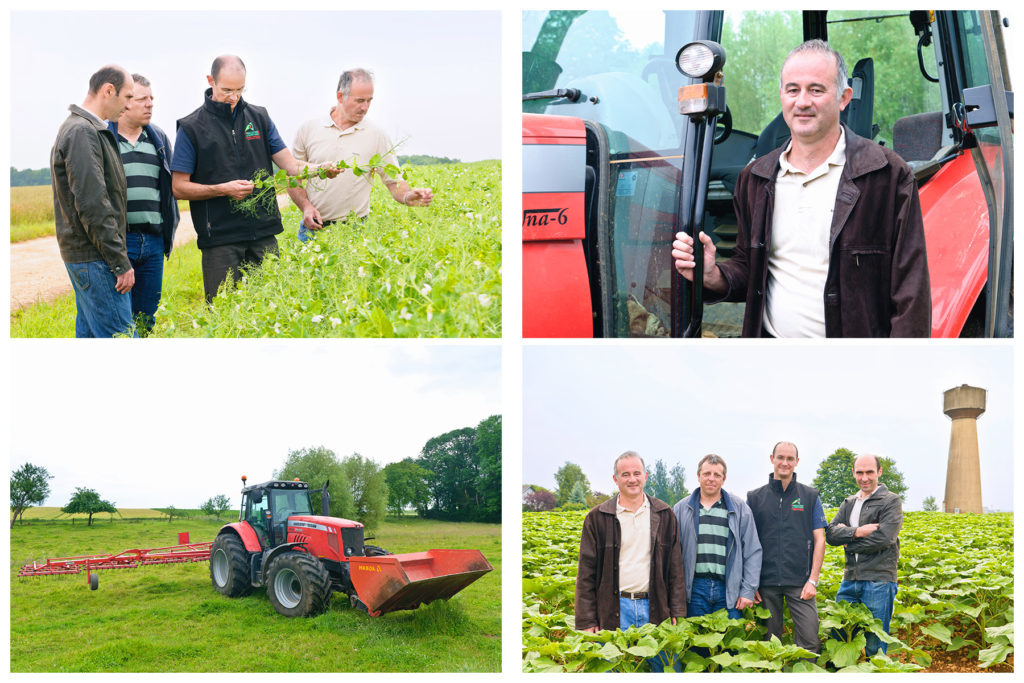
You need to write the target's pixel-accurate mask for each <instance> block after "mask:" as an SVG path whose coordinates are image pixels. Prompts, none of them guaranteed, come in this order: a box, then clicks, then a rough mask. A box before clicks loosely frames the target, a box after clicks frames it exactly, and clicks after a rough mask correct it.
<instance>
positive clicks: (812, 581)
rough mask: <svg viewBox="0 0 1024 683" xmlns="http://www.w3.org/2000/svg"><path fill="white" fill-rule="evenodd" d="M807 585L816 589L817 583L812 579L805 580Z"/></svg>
mask: <svg viewBox="0 0 1024 683" xmlns="http://www.w3.org/2000/svg"><path fill="white" fill-rule="evenodd" d="M807 583H809V584H811V585H812V586H814V587H815V588H817V587H818V582H817V581H815V580H814V579H807Z"/></svg>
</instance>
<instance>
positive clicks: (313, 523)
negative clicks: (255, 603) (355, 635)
mask: <svg viewBox="0 0 1024 683" xmlns="http://www.w3.org/2000/svg"><path fill="white" fill-rule="evenodd" d="M242 481H243V483H244V482H245V478H244V477H243V478H242ZM329 508H330V497H329V495H328V493H327V484H326V483H325V484H324V487H323V489H322V499H321V509H322V512H323V513H322V514H321V515H314V514H313V508H312V505H311V503H310V497H309V485H308V484H306V483H305V482H301V481H268V482H264V483H262V484H256V485H254V486H246V487H245V488H243V489H242V510H241V515H240V518H239V521H237V522H234V523H232V524H226V525H224V527H223V528H222V529H221V530H220V532H219V533H218V534H217V538H216V539H215V540H214V541H213V546H212V548H211V550H210V578H211V579H212V581H213V587H214V588H215V589H216V590H217V591H218V592H220V593H222V594H224V595H226V596H228V597H232V598H234V597H239V596H242V595H248V594H249V593H251V592H252V591H253V589H255V588H259V587H261V586H266V587H267V596H268V597H269V598H270V603H271V604H272V605H273V606H274V609H276V610H277V611H278V612H279V613H281V614H283V615H285V616H289V617H301V616H309V615H314V614H319V613H321V612H323V611H324V610H326V609H327V606H328V603H329V602H330V598H331V594H332V592H334V591H338V592H341V593H345V594H346V595H348V597H349V600H350V601H351V603H352V605H353V606H354V607H358V608H360V609H362V610H364V611H366V612H367V613H369V614H370V615H371V616H378V615H380V614H384V613H385V612H394V611H396V610H403V609H415V608H416V607H418V606H419V605H421V604H426V603H429V602H432V601H434V600H438V599H448V598H450V597H451V596H453V595H455V594H456V593H458V592H459V591H460V590H462V589H463V588H465V587H466V586H468V585H469V584H471V583H473V582H474V581H476V580H477V579H478V578H480V577H481V576H483V575H484V574H486V573H487V572H489V571H491V569H492V567H491V565H490V564H489V563H488V562H487V560H486V559H484V556H483V554H481V553H480V551H479V550H428V551H426V552H420V553H407V554H402V555H392V554H391V553H389V552H387V551H386V550H384V549H383V548H380V547H378V546H375V545H368V544H366V542H365V541H366V539H365V538H364V537H363V525H362V524H360V523H359V522H353V521H349V520H347V519H340V518H338V517H331V516H329Z"/></svg>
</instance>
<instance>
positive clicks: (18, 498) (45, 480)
mask: <svg viewBox="0 0 1024 683" xmlns="http://www.w3.org/2000/svg"><path fill="white" fill-rule="evenodd" d="M50 479H53V475H51V474H50V473H49V472H47V471H46V468H45V467H37V466H36V465H33V464H32V463H28V462H27V463H25V464H24V465H22V466H21V467H20V468H18V469H17V470H15V471H14V472H12V473H11V528H12V529H13V528H14V522H15V520H17V519H18V518H19V517H22V516H23V515H24V514H25V510H27V509H28V508H30V507H32V506H33V505H42V504H43V503H44V502H45V501H46V498H47V496H49V495H50ZM22 521H24V520H22Z"/></svg>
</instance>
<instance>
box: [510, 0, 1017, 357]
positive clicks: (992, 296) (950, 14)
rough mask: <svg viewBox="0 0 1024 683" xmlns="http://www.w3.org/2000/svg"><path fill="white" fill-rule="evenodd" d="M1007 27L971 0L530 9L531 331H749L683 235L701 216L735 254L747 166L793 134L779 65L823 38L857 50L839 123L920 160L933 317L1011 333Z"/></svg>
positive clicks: (527, 245) (527, 294) (950, 332)
mask: <svg viewBox="0 0 1024 683" xmlns="http://www.w3.org/2000/svg"><path fill="white" fill-rule="evenodd" d="M1001 29H1002V26H1001V22H1000V20H999V17H998V13H997V12H994V11H975V10H964V11H939V10H934V11H927V10H921V11H916V10H915V11H899V10H885V11H863V10H855V11H843V12H839V11H834V10H828V11H826V10H805V11H802V12H795V11H774V10H773V11H763V10H759V11H756V12H738V11H737V12H733V11H724V10H708V11H704V10H686V9H681V10H665V11H660V10H645V9H637V8H633V7H631V8H629V9H628V10H624V9H611V10H607V11H596V10H594V11H591V10H586V11H584V10H539V11H524V12H523V31H522V35H523V55H522V57H523V59H522V69H523V71H522V73H523V78H522V87H523V92H522V110H523V116H522V141H523V217H522V218H523V225H522V241H523V242H522V248H523V336H524V337H664V336H674V337H700V336H717V337H728V336H738V335H739V333H740V330H741V326H740V323H741V321H742V319H743V304H742V303H716V304H705V302H704V297H703V291H702V289H701V283H700V278H698V282H697V284H696V285H691V284H690V283H688V282H686V281H684V280H683V279H682V278H681V277H679V276H678V275H677V274H676V273H675V269H674V268H673V267H672V257H671V244H672V240H673V237H674V235H675V234H676V233H677V232H681V231H682V232H686V233H688V234H690V235H693V234H695V233H696V232H697V231H700V230H703V231H704V232H705V233H706V234H708V235H710V236H711V237H712V239H713V240H714V241H715V244H716V248H717V251H718V253H717V258H718V260H723V259H728V258H729V257H730V256H732V254H733V252H734V247H735V240H736V234H737V227H738V222H737V217H736V214H735V211H734V210H733V202H732V199H733V190H734V188H735V183H736V178H737V176H738V174H739V172H740V171H741V170H742V169H743V168H744V167H745V166H746V165H747V164H748V163H750V162H751V160H753V159H756V158H758V157H760V156H762V155H764V154H766V153H768V152H770V151H771V150H773V149H776V148H778V147H780V146H781V145H782V144H784V143H785V141H786V138H787V137H788V134H789V131H788V128H787V127H786V125H785V122H784V121H783V119H782V117H781V113H780V112H779V108H780V105H779V98H778V74H779V69H780V68H781V66H782V61H783V59H784V57H785V55H786V54H787V52H788V51H789V49H790V48H792V47H795V46H796V45H797V44H799V43H800V42H802V41H803V40H807V39H811V38H821V39H824V40H828V41H830V42H831V43H832V44H833V45H836V46H837V49H840V50H841V51H843V52H845V53H846V55H845V56H846V59H847V60H848V62H849V65H850V66H851V67H852V69H851V72H850V85H851V87H852V88H853V90H854V99H853V101H852V102H851V103H850V105H849V106H848V107H847V108H846V110H844V112H843V120H844V122H845V123H846V125H847V126H848V127H849V128H850V129H851V130H853V131H855V132H856V133H857V134H859V135H861V136H862V137H865V138H867V139H870V140H872V141H874V142H876V143H877V144H880V145H887V146H890V147H892V148H893V149H894V151H896V152H897V153H898V154H900V155H901V156H902V157H903V158H904V160H906V161H907V162H908V164H909V165H910V166H911V168H912V169H913V170H914V174H915V177H916V178H917V181H918V187H919V191H920V198H921V208H922V213H923V216H924V230H925V242H926V248H927V252H928V270H929V274H930V279H931V289H932V292H931V299H932V336H933V337H955V336H958V335H963V336H986V337H1011V336H1013V331H1012V329H1013V325H1012V323H1013V318H1012V312H1013V301H1012V271H1013V134H1012V116H1013V96H1012V95H1013V93H1012V92H1011V87H1010V83H1009V74H1008V70H1007V60H1006V55H1005V52H1004V50H1003V37H1002V33H1001ZM711 47H714V48H718V53H717V54H718V55H719V56H720V58H718V57H716V59H715V60H712V59H706V60H694V61H693V62H690V61H689V59H688V57H689V55H690V53H692V54H694V55H695V54H700V53H701V51H703V50H705V48H711ZM726 53H728V60H726V59H725V57H726ZM680 58H682V60H681V61H680ZM687 63H689V64H691V65H692V66H691V67H686V68H684V66H685V65H686V64H687ZM698 66H699V67H701V69H700V70H697V71H693V70H692V69H693V67H698ZM688 69H690V70H688ZM723 79H724V80H723ZM726 89H727V90H728V98H727V97H726V93H725V91H726ZM696 256H697V257H698V258H699V257H700V256H701V250H697V254H696ZM697 267H698V269H700V268H701V263H700V262H698V266H697Z"/></svg>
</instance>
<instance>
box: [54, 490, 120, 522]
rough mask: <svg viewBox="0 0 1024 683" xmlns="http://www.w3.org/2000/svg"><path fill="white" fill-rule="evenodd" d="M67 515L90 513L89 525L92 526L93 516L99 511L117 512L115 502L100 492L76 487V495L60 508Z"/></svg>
mask: <svg viewBox="0 0 1024 683" xmlns="http://www.w3.org/2000/svg"><path fill="white" fill-rule="evenodd" d="M60 511H61V512H63V513H64V514H67V515H89V522H88V526H92V516H93V515H95V514H97V513H99V512H109V513H111V514H116V513H117V508H116V507H114V504H113V503H110V502H107V501H105V500H103V499H102V498H100V494H98V493H96V492H95V491H93V490H92V489H88V488H83V487H76V488H75V493H74V495H72V496H71V500H70V501H69V502H68V504H67V505H65V506H64V507H62V508H61V509H60Z"/></svg>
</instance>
